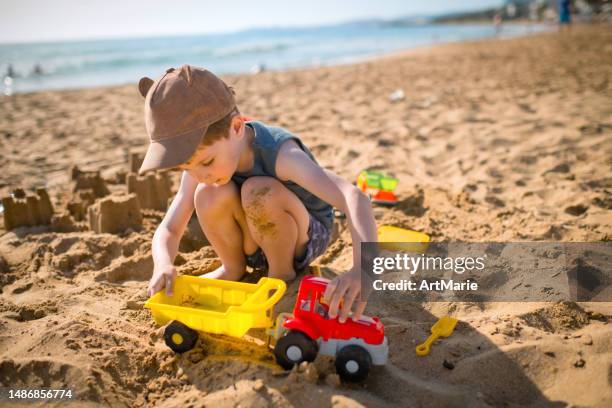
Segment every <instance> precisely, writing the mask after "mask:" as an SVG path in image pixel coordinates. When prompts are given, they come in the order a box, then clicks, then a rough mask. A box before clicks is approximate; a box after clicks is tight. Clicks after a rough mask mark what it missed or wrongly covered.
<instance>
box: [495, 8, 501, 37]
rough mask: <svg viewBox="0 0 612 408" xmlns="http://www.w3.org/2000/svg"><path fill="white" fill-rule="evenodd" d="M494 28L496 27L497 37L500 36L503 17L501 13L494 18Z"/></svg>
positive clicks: (497, 13)
mask: <svg viewBox="0 0 612 408" xmlns="http://www.w3.org/2000/svg"><path fill="white" fill-rule="evenodd" d="M493 26H494V27H495V35H499V33H500V32H501V27H502V15H501V13H500V12H499V11H498V12H496V13H495V15H494V16H493Z"/></svg>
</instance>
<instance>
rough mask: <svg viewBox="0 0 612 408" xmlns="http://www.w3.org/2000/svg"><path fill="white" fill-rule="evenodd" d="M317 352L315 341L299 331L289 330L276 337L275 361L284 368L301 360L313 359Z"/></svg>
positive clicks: (287, 368) (288, 367) (289, 367)
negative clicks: (278, 337) (283, 334)
mask: <svg viewBox="0 0 612 408" xmlns="http://www.w3.org/2000/svg"><path fill="white" fill-rule="evenodd" d="M317 352H318V347H317V343H316V342H315V341H314V340H312V339H311V338H309V337H308V336H306V335H305V334H304V333H302V332H299V331H290V332H289V333H287V334H286V335H285V336H283V337H281V338H280V339H278V341H277V342H276V346H275V347H274V356H275V357H276V362H277V363H278V364H279V365H280V366H281V367H283V368H284V369H285V370H289V369H291V368H292V367H293V366H294V365H296V364H300V363H301V362H302V361H314V359H315V358H316V357H317Z"/></svg>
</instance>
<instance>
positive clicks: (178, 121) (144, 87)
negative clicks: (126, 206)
mask: <svg viewBox="0 0 612 408" xmlns="http://www.w3.org/2000/svg"><path fill="white" fill-rule="evenodd" d="M138 90H139V91H140V94H141V95H142V96H143V97H144V98H145V106H144V119H145V126H146V129H147V134H148V135H149V138H150V139H151V144H150V145H149V148H148V149H147V153H146V155H145V157H144V160H143V162H142V166H140V170H139V171H138V173H139V174H142V173H144V172H146V171H149V170H157V169H164V168H169V167H175V166H178V165H179V164H182V163H185V162H186V161H187V160H189V158H190V157H191V156H192V155H193V153H194V152H195V150H196V148H197V147H198V144H199V143H200V141H201V140H202V137H203V136H204V134H205V133H206V130H207V129H208V127H209V126H210V125H211V124H213V123H215V122H217V121H219V120H220V119H223V118H224V117H225V116H226V115H228V114H229V113H230V112H231V111H232V110H233V109H234V108H235V107H236V102H235V100H234V92H233V90H232V89H231V88H230V87H228V86H227V85H226V84H225V82H223V81H222V80H221V79H220V78H219V77H217V76H216V75H215V74H213V73H212V72H210V71H208V70H206V69H204V68H198V67H193V66H191V65H183V66H182V67H181V68H180V69H178V70H177V69H174V68H170V69H168V70H166V73H165V74H164V75H163V76H162V77H161V78H160V79H158V80H157V81H155V82H153V80H152V79H150V78H147V77H144V78H142V79H141V80H140V82H139V83H138Z"/></svg>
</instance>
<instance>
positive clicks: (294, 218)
mask: <svg viewBox="0 0 612 408" xmlns="http://www.w3.org/2000/svg"><path fill="white" fill-rule="evenodd" d="M240 196H241V199H242V207H243V209H244V212H245V214H246V219H247V224H248V226H249V230H250V232H251V236H252V237H253V239H254V240H255V242H256V243H257V244H258V245H259V246H260V247H261V249H262V250H263V251H264V253H265V254H266V258H267V260H268V267H269V271H268V276H270V277H274V278H279V279H284V280H290V279H293V278H294V277H295V271H294V269H293V258H294V257H298V256H301V255H303V253H304V251H305V250H306V245H307V243H308V224H309V222H310V216H309V214H308V210H306V207H304V204H303V203H302V202H301V201H300V199H299V198H297V196H296V195H295V194H293V193H292V192H291V191H290V190H289V189H288V188H287V187H285V186H284V185H283V184H282V183H281V182H280V181H278V180H276V179H274V178H272V177H251V178H249V179H248V180H246V181H245V182H244V184H243V185H242V188H241V190H240Z"/></svg>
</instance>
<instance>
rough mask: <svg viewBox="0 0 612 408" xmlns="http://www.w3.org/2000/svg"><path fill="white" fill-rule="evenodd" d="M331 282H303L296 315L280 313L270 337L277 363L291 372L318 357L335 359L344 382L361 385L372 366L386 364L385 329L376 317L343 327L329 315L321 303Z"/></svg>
mask: <svg viewBox="0 0 612 408" xmlns="http://www.w3.org/2000/svg"><path fill="white" fill-rule="evenodd" d="M328 283H329V280H327V279H324V278H319V277H315V276H307V277H305V278H304V279H302V282H301V284H300V289H299V292H298V296H297V299H296V301H295V307H294V309H293V314H292V315H291V314H287V313H281V314H280V315H279V316H278V318H277V323H276V327H275V329H273V330H272V332H271V334H272V335H273V337H275V338H276V339H277V341H276V345H275V347H274V355H275V357H276V361H277V363H278V364H279V365H280V366H281V367H283V368H285V369H290V368H292V367H293V366H294V365H296V364H299V363H301V362H302V361H314V359H315V357H316V356H317V353H320V354H323V355H327V356H332V357H335V359H336V361H335V365H336V372H337V373H338V375H339V376H340V377H341V378H342V379H343V380H345V381H351V382H355V381H362V380H364V379H365V378H366V377H367V376H368V373H369V371H370V368H371V366H372V365H384V364H386V362H387V357H388V354H389V347H388V343H387V338H386V337H385V330H384V326H383V324H382V323H381V321H380V319H378V318H377V317H366V316H363V317H361V318H360V319H359V320H353V319H352V318H350V317H349V318H348V319H347V320H346V322H344V323H340V321H339V320H338V318H337V317H336V318H335V319H331V318H330V317H329V315H328V311H329V306H328V305H326V304H325V303H323V302H322V299H321V298H322V296H323V294H324V293H325V289H326V288H327V284H328Z"/></svg>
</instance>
